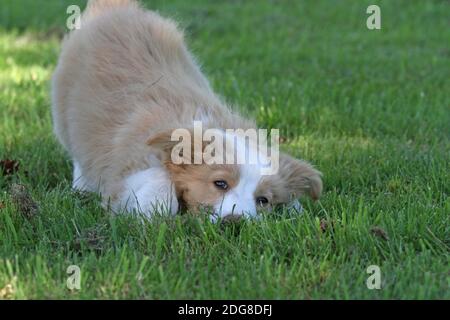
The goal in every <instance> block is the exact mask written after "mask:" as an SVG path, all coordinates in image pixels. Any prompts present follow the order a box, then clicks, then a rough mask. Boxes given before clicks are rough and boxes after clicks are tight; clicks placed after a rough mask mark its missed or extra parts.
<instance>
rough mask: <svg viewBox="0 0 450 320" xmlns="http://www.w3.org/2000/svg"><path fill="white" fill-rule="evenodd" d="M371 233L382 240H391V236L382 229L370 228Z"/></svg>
mask: <svg viewBox="0 0 450 320" xmlns="http://www.w3.org/2000/svg"><path fill="white" fill-rule="evenodd" d="M370 232H371V233H372V234H373V235H374V236H376V237H378V238H381V239H383V240H386V241H387V240H389V236H388V235H387V233H386V231H384V230H383V229H382V228H380V227H377V226H374V227H372V228H370Z"/></svg>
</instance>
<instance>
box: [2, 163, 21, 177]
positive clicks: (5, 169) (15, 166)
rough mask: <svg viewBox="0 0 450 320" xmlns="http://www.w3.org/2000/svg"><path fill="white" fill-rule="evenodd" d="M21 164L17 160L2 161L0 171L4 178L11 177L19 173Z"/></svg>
mask: <svg viewBox="0 0 450 320" xmlns="http://www.w3.org/2000/svg"><path fill="white" fill-rule="evenodd" d="M19 168H20V163H19V161H17V160H10V159H4V160H0V171H1V172H2V174H3V175H4V176H10V175H13V174H15V173H16V172H18V171H19Z"/></svg>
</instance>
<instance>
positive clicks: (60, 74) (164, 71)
mask: <svg viewBox="0 0 450 320" xmlns="http://www.w3.org/2000/svg"><path fill="white" fill-rule="evenodd" d="M156 83H157V85H155V84H156ZM151 86H153V87H154V88H153V89H154V92H155V97H154V98H155V100H157V99H158V98H165V99H167V97H163V96H162V95H163V94H161V93H165V92H169V93H170V94H173V95H175V94H178V95H182V94H183V92H193V91H194V90H190V89H191V88H189V87H192V86H194V87H197V88H201V89H200V91H205V92H211V89H210V86H209V83H208V81H207V80H206V78H205V77H204V76H203V75H202V73H201V72H200V70H199V68H198V67H197V65H196V63H195V61H194V60H193V58H192V56H191V55H190V54H189V52H188V51H187V49H186V47H185V45H184V40H183V33H182V32H181V31H180V30H178V28H177V25H176V24H175V23H174V22H173V21H172V20H170V19H166V18H162V17H161V16H160V15H158V14H157V13H155V12H152V11H148V10H144V9H143V8H141V7H140V6H139V5H138V3H137V2H136V1H133V0H91V1H89V3H88V6H87V9H86V10H85V12H84V13H83V16H82V20H81V29H80V30H74V31H73V32H71V33H70V34H69V35H68V36H67V37H66V39H65V40H64V43H63V46H62V52H61V55H60V59H59V63H58V66H57V68H56V70H55V73H54V77H53V92H52V95H53V119H54V129H55V133H56V135H57V136H58V138H59V140H60V142H61V143H62V144H63V145H64V146H65V148H66V149H67V150H68V151H69V152H70V153H73V152H74V150H75V149H77V150H82V149H86V147H87V146H89V148H88V149H89V150H84V153H86V152H89V153H98V151H97V152H95V150H94V148H96V147H98V146H102V147H103V148H105V146H107V145H108V143H107V141H99V142H98V143H95V141H92V137H102V136H103V137H105V138H106V137H108V139H111V136H114V132H115V128H116V129H117V127H119V126H120V125H122V124H123V123H124V122H125V121H126V119H127V118H128V117H129V116H130V114H131V113H133V108H134V105H135V104H134V102H135V100H136V99H138V96H139V92H143V91H145V90H147V89H148V88H149V87H151ZM77 145H78V146H77ZM105 151H109V150H105Z"/></svg>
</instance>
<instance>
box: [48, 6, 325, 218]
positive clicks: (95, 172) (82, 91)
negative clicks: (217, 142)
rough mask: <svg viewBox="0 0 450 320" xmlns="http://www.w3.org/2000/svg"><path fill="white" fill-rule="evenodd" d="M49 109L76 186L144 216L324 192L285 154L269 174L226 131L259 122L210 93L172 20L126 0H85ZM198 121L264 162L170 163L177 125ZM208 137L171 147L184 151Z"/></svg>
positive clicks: (251, 211) (267, 204)
mask: <svg viewBox="0 0 450 320" xmlns="http://www.w3.org/2000/svg"><path fill="white" fill-rule="evenodd" d="M52 114H53V124H54V131H55V133H56V136H57V137H58V140H59V141H60V142H61V144H62V145H63V146H64V148H65V149H66V150H67V151H68V153H69V154H70V157H71V158H72V160H73V167H74V169H73V187H74V188H76V189H80V190H86V191H93V192H100V193H101V195H102V199H103V203H104V205H105V206H106V205H108V206H110V207H112V209H113V210H116V211H117V210H126V211H134V210H136V211H139V212H142V213H144V214H146V215H147V216H149V217H150V216H152V215H153V214H155V213H158V212H162V211H164V212H169V213H171V214H175V213H177V212H179V211H180V210H182V209H187V210H188V211H190V212H198V211H200V210H202V209H203V208H207V209H209V210H210V212H211V213H212V214H213V215H214V216H217V217H227V216H236V215H237V216H245V217H251V216H255V215H257V212H258V211H259V209H262V208H264V209H270V208H273V207H274V206H276V205H280V204H288V203H289V202H291V201H292V200H294V199H296V198H299V197H301V196H302V195H305V194H306V195H309V196H311V197H312V198H313V199H317V198H319V196H320V194H321V191H322V181H321V174H320V172H319V171H317V170H315V169H314V168H313V167H312V166H311V165H310V164H308V163H307V162H305V161H301V160H296V159H293V158H291V157H290V156H288V155H285V154H280V155H279V159H278V163H279V164H278V170H277V171H276V172H275V173H274V174H263V173H262V170H261V169H262V167H263V166H264V165H263V164H262V163H263V162H264V161H266V160H268V159H267V155H263V154H262V153H261V152H260V151H259V150H257V149H255V148H253V147H250V146H249V145H248V143H247V140H244V138H245V137H244V138H243V137H242V135H238V134H235V133H228V131H229V129H242V130H248V129H256V125H255V124H254V123H253V122H252V121H250V120H247V119H244V118H242V117H240V116H239V115H238V114H237V113H235V112H234V111H232V110H231V109H230V108H229V107H227V106H226V105H225V104H224V103H223V102H222V101H221V100H220V99H219V98H218V96H217V95H216V94H215V93H214V92H213V90H212V89H211V86H210V84H209V82H208V80H207V79H206V78H205V76H204V75H203V74H202V72H201V71H200V68H199V66H198V64H197V63H196V61H195V59H194V58H193V57H192V55H191V54H190V52H189V51H188V50H187V48H186V45H185V43H184V40H183V34H182V32H180V30H178V28H177V26H176V24H175V23H174V22H173V21H171V20H169V19H165V18H162V17H161V16H159V15H158V14H157V13H155V12H151V11H146V10H144V9H143V8H141V7H140V6H139V4H138V3H137V2H135V1H132V0H96V1H95V0H94V1H93V0H91V1H90V2H89V3H88V7H87V9H86V11H85V12H84V13H83V16H82V18H81V28H80V29H79V30H74V31H73V32H71V33H70V34H69V35H68V36H67V37H66V38H65V40H64V42H63V45H62V51H61V54H60V58H59V62H58V65H57V68H56V70H55V73H54V76H53V80H52ZM195 123H200V124H201V125H202V126H203V128H209V129H211V130H213V132H214V133H215V134H217V135H218V136H220V138H221V141H222V142H223V141H225V142H226V143H228V142H230V141H232V142H233V143H234V146H233V147H232V151H233V152H236V153H237V154H247V155H248V154H250V155H253V156H256V157H259V158H261V159H262V160H264V161H262V160H261V159H260V160H258V161H256V162H254V163H245V162H244V163H228V162H227V163H220V162H217V163H207V162H206V161H204V159H203V160H201V161H200V162H198V161H197V162H194V163H188V162H183V163H178V162H177V163H176V162H174V161H173V155H174V147H175V146H176V144H177V143H178V142H179V141H173V132H174V130H177V129H185V131H187V132H191V133H192V132H193V131H195V128H194V124H195ZM194 136H195V135H194ZM216 138H217V137H216ZM225 142H224V143H225ZM208 145H209V143H208V141H202V144H201V147H200V149H198V148H197V149H196V148H193V149H191V150H187V151H192V152H187V151H184V154H183V152H180V153H178V155H179V156H181V157H182V159H184V160H186V159H187V160H189V159H192V158H194V157H196V156H197V155H198V153H199V152H200V153H202V152H204V151H205V148H207V147H208ZM231 145H233V144H232V143H231ZM227 152H228V151H227ZM189 153H190V155H189ZM175 154H176V153H175ZM225 154H226V153H225V152H217V153H216V154H215V155H216V156H218V157H219V158H223V157H225ZM264 163H266V162H264Z"/></svg>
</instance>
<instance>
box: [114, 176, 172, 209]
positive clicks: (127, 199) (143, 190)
mask: <svg viewBox="0 0 450 320" xmlns="http://www.w3.org/2000/svg"><path fill="white" fill-rule="evenodd" d="M120 202H121V207H123V208H125V209H126V210H127V211H130V212H131V211H138V212H139V213H143V214H144V215H146V216H147V217H151V216H153V215H155V214H170V215H174V214H176V213H177V212H178V200H177V197H176V193H175V187H174V186H173V183H172V181H171V180H170V178H169V175H168V174H167V172H166V171H165V170H164V168H162V167H155V168H150V169H147V170H142V171H139V172H136V173H134V174H132V175H130V176H129V177H128V178H127V179H126V182H125V192H124V193H123V194H122V197H121V201H120Z"/></svg>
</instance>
